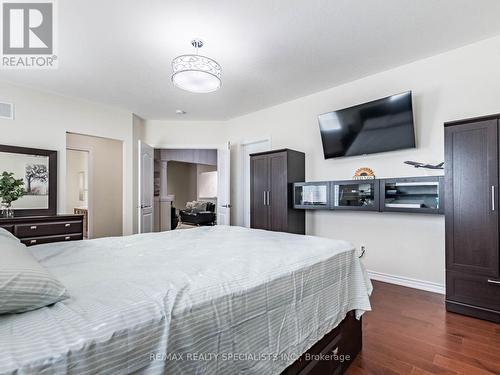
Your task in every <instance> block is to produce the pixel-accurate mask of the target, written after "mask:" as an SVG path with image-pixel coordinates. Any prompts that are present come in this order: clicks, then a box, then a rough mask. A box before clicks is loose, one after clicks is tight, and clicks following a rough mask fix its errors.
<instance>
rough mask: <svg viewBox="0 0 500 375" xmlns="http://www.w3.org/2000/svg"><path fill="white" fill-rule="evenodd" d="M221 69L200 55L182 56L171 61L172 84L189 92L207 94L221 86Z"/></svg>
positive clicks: (214, 62) (212, 61)
mask: <svg viewBox="0 0 500 375" xmlns="http://www.w3.org/2000/svg"><path fill="white" fill-rule="evenodd" d="M221 72H222V68H221V67H220V65H219V64H218V63H217V62H216V61H215V60H212V59H210V58H208V57H206V56H201V55H182V56H178V57H176V58H175V59H174V60H172V82H173V84H174V85H175V86H177V87H179V88H181V89H183V90H186V91H190V92H195V93H208V92H212V91H216V90H218V89H219V88H220V87H221V86H222V81H221Z"/></svg>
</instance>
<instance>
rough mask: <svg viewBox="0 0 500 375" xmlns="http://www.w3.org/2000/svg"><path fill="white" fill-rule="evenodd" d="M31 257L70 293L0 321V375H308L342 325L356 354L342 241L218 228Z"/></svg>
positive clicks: (362, 296)
mask: <svg viewBox="0 0 500 375" xmlns="http://www.w3.org/2000/svg"><path fill="white" fill-rule="evenodd" d="M30 251H31V252H32V254H33V255H34V256H35V257H36V258H37V259H38V260H39V261H40V263H41V264H42V265H44V266H45V267H46V268H48V269H49V270H50V272H51V273H52V274H53V275H54V276H56V277H57V278H58V279H59V280H60V281H61V282H62V283H63V284H64V285H65V286H66V287H67V289H68V291H69V294H70V296H71V297H70V298H69V299H66V300H64V301H61V302H58V303H56V304H54V305H52V306H49V307H45V308H41V309H38V310H34V311H29V312H25V313H22V314H9V315H0V374H24V373H44V374H45V373H46V374H59V373H68V374H94V373H113V374H126V373H146V374H164V373H165V374H238V373H239V374H280V373H287V374H292V373H306V372H308V370H307V366H309V367H311V363H312V362H311V361H313V360H311V359H305V358H304V356H302V358H300V359H299V357H300V356H301V355H303V353H306V352H307V351H308V350H316V351H318V352H320V351H321V350H323V349H324V348H323V347H324V346H325V347H326V346H328V345H333V344H332V343H333V342H334V341H335V340H338V338H337V337H338V336H339V335H338V334H336V333H335V332H336V331H339V330H340V329H344V328H343V327H346V328H345V329H346V331H345V332H348V330H349V329H350V330H352V332H354V333H353V336H352V339H351V344H352V345H351V344H349V340H350V338H349V337H348V336H349V335H346V334H345V333H344V337H343V340H344V341H346V342H347V344H346V346H349V345H351V347H352V348H354V349H352V351H353V354H354V355H355V354H356V353H354V351H356V350H359V346H360V344H361V337H360V335H361V328H360V327H361V326H360V322H359V319H360V317H361V315H362V314H363V313H364V312H365V311H369V310H370V302H369V295H370V293H371V288H372V287H371V283H370V281H369V279H368V277H367V275H366V272H365V270H364V268H363V266H362V264H361V262H360V261H359V259H358V257H357V255H356V253H355V250H354V249H353V246H352V245H351V244H349V243H348V242H345V241H337V240H330V239H324V238H319V237H312V236H299V235H293V234H288V233H278V232H269V231H262V230H253V229H246V228H241V227H228V226H215V227H200V228H195V229H189V230H176V231H171V232H162V233H151V234H142V235H133V236H127V237H113V238H104V239H96V240H90V241H75V242H68V243H55V244H47V245H39V246H34V247H32V248H30ZM332 335H333V336H332ZM327 349H328V350H329V351H331V352H332V353H334V354H335V350H336V349H335V348H333V346H332V348H329V347H328V348H327ZM351 360H352V359H351ZM342 372H343V371H342Z"/></svg>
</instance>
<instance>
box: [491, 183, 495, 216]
mask: <svg viewBox="0 0 500 375" xmlns="http://www.w3.org/2000/svg"><path fill="white" fill-rule="evenodd" d="M491 211H495V185H492V186H491Z"/></svg>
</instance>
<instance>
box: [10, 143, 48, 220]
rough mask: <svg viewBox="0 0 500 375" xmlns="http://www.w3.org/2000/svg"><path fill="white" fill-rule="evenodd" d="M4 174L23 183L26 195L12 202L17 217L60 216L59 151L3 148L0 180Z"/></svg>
mask: <svg viewBox="0 0 500 375" xmlns="http://www.w3.org/2000/svg"><path fill="white" fill-rule="evenodd" d="M4 172H7V173H12V174H13V177H14V178H15V179H16V180H21V181H22V182H23V184H22V185H21V186H22V188H23V189H24V195H22V196H21V197H20V198H18V199H17V200H14V201H12V203H11V208H12V210H13V211H14V216H40V215H55V214H56V212H57V207H56V205H57V203H56V202H57V151H51V150H41V149H32V148H24V147H14V146H6V145H0V177H1V176H2V174H3V173H4ZM0 199H1V197H0Z"/></svg>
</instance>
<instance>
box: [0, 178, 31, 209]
mask: <svg viewBox="0 0 500 375" xmlns="http://www.w3.org/2000/svg"><path fill="white" fill-rule="evenodd" d="M23 185H24V181H23V179H22V178H20V179H16V178H15V177H14V173H12V172H5V171H4V172H3V173H2V177H0V197H1V198H2V203H6V204H8V205H10V204H11V203H12V202H14V201H16V200H18V199H19V198H21V197H22V196H23V195H24V194H25V193H26V190H24V187H23Z"/></svg>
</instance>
